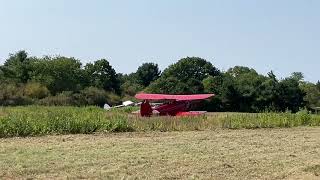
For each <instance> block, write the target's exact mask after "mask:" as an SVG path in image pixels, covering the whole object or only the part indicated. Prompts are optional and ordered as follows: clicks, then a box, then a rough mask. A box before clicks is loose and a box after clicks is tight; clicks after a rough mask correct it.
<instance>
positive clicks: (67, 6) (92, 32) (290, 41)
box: [0, 0, 320, 82]
mask: <svg viewBox="0 0 320 180" xmlns="http://www.w3.org/2000/svg"><path fill="white" fill-rule="evenodd" d="M20 49H25V50H27V51H28V52H29V54H30V55H32V56H43V55H58V54H60V55H64V56H73V57H76V58H78V59H80V60H81V61H82V62H83V63H86V62H89V61H94V60H96V59H99V58H106V59H108V60H109V61H110V63H111V64H112V65H113V67H114V68H115V69H116V70H117V72H123V73H129V72H133V71H135V70H136V69H137V67H138V66H139V65H140V64H142V63H143V62H150V61H152V62H156V63H158V64H159V65H160V67H161V69H163V68H165V67H166V66H168V65H169V64H172V63H174V62H176V61H177V60H178V59H180V58H182V57H186V56H199V57H203V58H205V59H207V60H208V61H210V62H212V63H213V64H214V65H215V66H216V67H218V68H219V69H222V70H227V69H228V68H230V67H233V66H235V65H243V66H248V67H252V68H255V69H256V70H257V71H258V72H259V73H262V74H266V73H267V72H268V71H270V70H274V72H275V73H276V75H278V76H279V77H285V76H289V75H290V73H291V72H294V71H301V72H303V73H304V74H305V77H306V80H308V81H313V82H316V81H317V80H319V79H320V70H319V69H320V68H319V67H320V1H318V0H233V1H232V0H0V64H2V63H3V62H4V60H5V59H6V58H7V57H8V54H9V53H13V52H16V51H18V50H20Z"/></svg>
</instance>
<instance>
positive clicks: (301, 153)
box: [0, 128, 320, 179]
mask: <svg viewBox="0 0 320 180" xmlns="http://www.w3.org/2000/svg"><path fill="white" fill-rule="evenodd" d="M319 167H320V128H290V129H257V130H223V129H218V130H215V131H191V132H164V133H161V132H148V133H118V134H95V135H65V136H45V137H33V138H7V139H0V178H75V179H78V178H92V179H95V178H98V179H100V178H102V179H105V178H117V179H118V178H129V179H131V178H139V179H141V178H142V179H150V178H151V179H163V178H165V179H167V178H169V179H198V178H200V179H319V178H320V176H319V174H320V172H319V171H320V168H319Z"/></svg>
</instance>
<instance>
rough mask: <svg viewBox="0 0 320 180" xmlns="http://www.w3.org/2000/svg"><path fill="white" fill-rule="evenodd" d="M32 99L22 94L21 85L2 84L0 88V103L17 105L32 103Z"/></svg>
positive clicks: (2, 104)
mask: <svg viewBox="0 0 320 180" xmlns="http://www.w3.org/2000/svg"><path fill="white" fill-rule="evenodd" d="M32 103H33V102H32V99H30V98H28V97H26V96H24V94H23V87H22V86H21V85H19V84H14V83H11V84H3V86H2V85H1V88H0V105H1V106H17V105H28V104H32Z"/></svg>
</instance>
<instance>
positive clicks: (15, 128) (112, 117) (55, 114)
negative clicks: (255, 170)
mask: <svg viewBox="0 0 320 180" xmlns="http://www.w3.org/2000/svg"><path fill="white" fill-rule="evenodd" d="M136 109H137V108H123V109H114V110H111V111H105V110H103V109H100V108H97V107H43V106H27V107H2V108H0V137H14V136H38V135H46V134H90V133H94V132H128V131H193V130H208V129H216V128H227V129H241V128H246V129H255V128H276V127H280V128H289V127H297V126H319V125H320V116H319V115H311V114H308V113H307V112H306V111H301V112H299V113H297V114H291V113H252V114H250V113H208V114H207V115H202V116H196V117H152V118H141V117H139V116H137V115H133V114H130V112H131V111H134V110H136Z"/></svg>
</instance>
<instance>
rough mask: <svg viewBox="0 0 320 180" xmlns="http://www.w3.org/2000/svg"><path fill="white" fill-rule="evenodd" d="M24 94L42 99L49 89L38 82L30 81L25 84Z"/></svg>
mask: <svg viewBox="0 0 320 180" xmlns="http://www.w3.org/2000/svg"><path fill="white" fill-rule="evenodd" d="M24 94H25V95H26V96H28V97H31V98H36V99H42V98H45V97H47V96H48V95H49V90H48V89H47V87H46V86H44V85H42V84H40V83H37V82H30V83H27V84H26V85H25V87H24Z"/></svg>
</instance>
